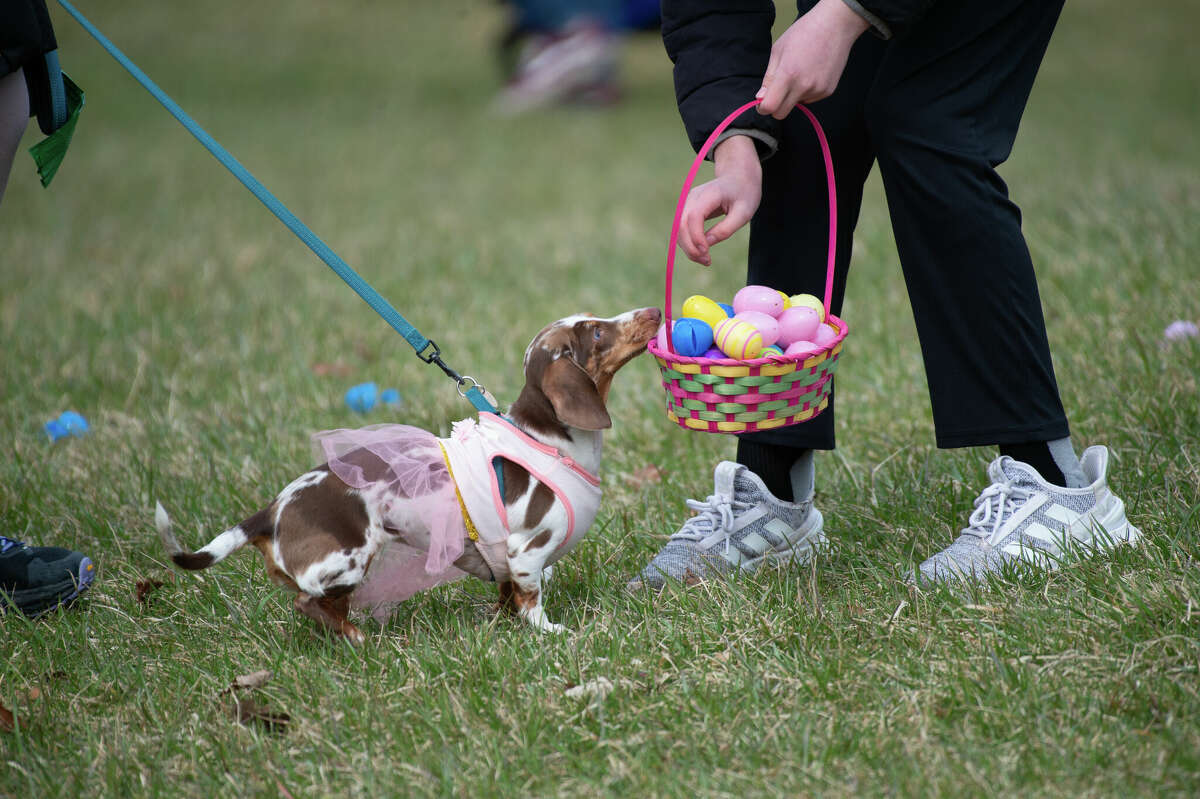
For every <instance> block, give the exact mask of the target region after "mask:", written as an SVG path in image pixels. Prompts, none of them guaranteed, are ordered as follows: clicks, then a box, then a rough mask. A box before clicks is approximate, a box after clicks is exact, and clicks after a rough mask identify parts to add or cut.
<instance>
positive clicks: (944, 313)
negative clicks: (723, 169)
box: [746, 0, 1069, 449]
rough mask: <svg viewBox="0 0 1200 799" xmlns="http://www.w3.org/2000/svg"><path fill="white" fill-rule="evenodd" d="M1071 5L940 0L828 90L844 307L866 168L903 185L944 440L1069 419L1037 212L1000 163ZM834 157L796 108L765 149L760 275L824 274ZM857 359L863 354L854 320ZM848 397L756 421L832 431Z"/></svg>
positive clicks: (1050, 432) (874, 45)
mask: <svg viewBox="0 0 1200 799" xmlns="http://www.w3.org/2000/svg"><path fill="white" fill-rule="evenodd" d="M1061 9H1062V2H1061V0H1050V1H1049V2H1042V1H1041V0H990V2H989V1H980V0H975V1H970V2H969V1H967V0H962V1H961V2H954V1H951V2H941V3H938V4H937V5H935V6H934V8H933V10H932V11H931V12H930V14H929V15H928V16H927V17H925V18H924V19H922V20H921V21H920V22H919V23H918V24H917V25H915V26H914V27H913V29H912V30H911V31H909V32H908V33H906V34H904V35H903V36H900V37H897V38H895V39H892V40H890V41H886V42H885V41H882V40H880V39H878V38H877V37H875V36H873V35H871V34H870V33H867V34H864V35H863V36H862V37H861V38H860V39H859V41H858V42H857V43H856V44H855V46H854V49H853V50H852V51H851V54H850V59H849V62H848V64H847V66H846V71H845V73H844V74H843V76H842V80H841V82H840V83H839V85H838V89H837V91H836V92H835V93H834V94H833V95H831V96H830V97H828V98H826V99H825V100H822V101H821V102H819V103H815V104H813V106H812V110H813V112H814V113H815V114H816V116H817V117H818V119H819V120H820V122H821V125H822V127H824V129H825V131H826V134H827V135H828V137H829V140H830V146H831V148H832V151H833V161H834V168H835V172H836V178H837V192H838V224H839V231H838V239H839V241H838V259H837V272H836V277H835V280H834V287H833V300H832V309H833V312H834V314H836V315H838V316H840V315H841V306H842V298H843V295H844V292H845V287H846V273H847V270H848V268H849V264H850V249H851V243H852V241H853V233H854V226H855V224H856V223H857V221H858V213H859V208H860V205H861V203H862V192H863V183H864V181H865V180H866V179H867V175H868V173H869V172H870V170H871V166H872V164H873V163H875V162H878V164H879V172H880V175H881V177H882V178H883V185H884V189H885V192H886V194H887V202H888V211H889V213H890V214H891V220H892V230H893V233H894V235H895V238H896V246H897V249H898V251H899V254H900V263H901V265H902V267H903V270H904V279H905V282H906V284H907V287H908V295H909V300H910V302H911V304H912V310H913V316H914V319H915V321H916V327H917V333H918V335H919V337H920V341H921V352H922V355H923V357H924V360H925V372H926V375H927V377H928V382H929V395H930V401H931V403H932V407H933V418H934V424H935V428H936V434H937V444H938V446H939V447H964V446H981V445H988V444H1002V443H1013V442H1021V441H1035V440H1053V439H1057V438H1062V437H1064V436H1067V435H1069V431H1068V428H1067V420H1066V415H1065V414H1064V412H1063V407H1062V402H1061V400H1060V398H1059V394H1058V386H1057V384H1056V383H1055V379H1054V368H1053V365H1052V363H1051V360H1050V348H1049V344H1048V342H1047V340H1046V327H1045V321H1044V319H1043V317H1042V308H1041V301H1040V299H1039V297H1038V290H1037V280H1036V278H1035V277H1034V272H1033V263H1032V261H1031V259H1030V256H1029V250H1028V248H1027V246H1026V244H1025V239H1024V236H1023V235H1022V233H1021V213H1020V210H1019V209H1018V208H1017V206H1016V205H1014V204H1013V202H1012V201H1011V200H1009V198H1008V190H1007V187H1006V186H1005V184H1004V181H1002V180H1001V179H1000V176H999V175H997V174H996V170H995V167H996V166H998V165H999V164H1001V163H1002V162H1003V161H1004V160H1005V159H1006V158H1007V157H1008V155H1009V153H1010V151H1011V150H1012V144H1013V140H1014V139H1015V137H1016V133H1017V125H1018V123H1019V122H1020V119H1021V114H1022V112H1023V111H1024V108H1025V103H1026V100H1027V99H1028V97H1029V92H1030V90H1031V88H1032V86H1033V81H1034V77H1035V75H1036V74H1037V70H1038V66H1039V65H1040V63H1041V60H1042V56H1043V54H1044V53H1045V50H1046V45H1047V43H1048V42H1049V40H1050V35H1051V33H1052V32H1053V30H1054V25H1055V23H1056V22H1057V20H1058V15H1059V13H1060V11H1061ZM827 204H828V200H827V190H826V179H825V172H824V165H823V163H822V161H821V157H820V151H819V149H818V147H817V144H816V137H815V135H814V133H813V131H812V128H811V126H810V125H809V123H808V120H807V119H805V118H804V117H803V115H801V114H799V113H792V114H791V115H789V116H788V118H787V120H786V122H785V125H784V133H783V138H782V140H781V141H780V147H779V151H778V152H777V153H776V154H775V155H774V156H773V157H771V158H769V159H768V160H766V161H764V162H763V198H762V204H761V205H760V207H759V210H758V213H757V214H755V216H754V219H753V220H752V221H751V226H750V254H749V271H748V282H749V283H761V284H765V285H768V286H772V287H775V288H779V289H782V290H783V291H785V292H787V293H789V294H793V293H798V292H808V293H810V294H815V295H816V296H818V297H821V296H824V292H825V264H826V255H827V253H826V247H827V237H828V225H829V217H828V216H827V215H826V214H827V212H826V211H825V209H826V207H827ZM846 322H847V323H848V324H849V325H850V333H851V335H850V338H849V339H848V340H847V343H846V350H845V353H846V361H845V363H843V364H842V365H841V367H840V369H852V368H854V357H855V356H854V352H855V347H856V346H857V345H856V343H855V339H854V320H853V319H847V320H846ZM833 430H834V426H833V405H832V403H831V404H830V407H829V408H828V409H827V410H826V411H825V412H823V413H821V414H820V415H818V416H817V417H816V418H815V419H813V420H812V421H810V422H806V423H803V424H799V425H793V426H790V427H785V428H781V429H778V430H771V431H764V432H761V433H752V434H749V435H747V436H746V438H747V439H750V440H752V441H755V442H761V443H766V444H778V445H784V446H791V447H802V448H808V447H811V448H816V449H832V448H833V446H834V432H833Z"/></svg>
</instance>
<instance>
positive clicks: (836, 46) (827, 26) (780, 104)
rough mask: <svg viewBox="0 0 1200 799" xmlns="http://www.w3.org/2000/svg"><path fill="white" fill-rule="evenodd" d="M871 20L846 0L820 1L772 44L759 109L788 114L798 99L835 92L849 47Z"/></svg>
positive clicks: (809, 99) (781, 115) (780, 115)
mask: <svg viewBox="0 0 1200 799" xmlns="http://www.w3.org/2000/svg"><path fill="white" fill-rule="evenodd" d="M868 27H870V25H869V24H868V23H867V21H866V20H865V19H863V18H862V17H860V16H859V15H858V14H856V13H854V12H853V11H852V10H851V9H850V7H849V6H847V5H846V4H845V3H843V2H842V0H820V2H819V3H817V4H816V5H815V6H813V7H812V9H811V10H809V12H808V13H807V14H804V15H803V16H801V17H800V19H798V20H796V21H795V22H793V23H792V24H791V27H789V28H788V29H787V30H786V31H784V32H783V35H781V36H780V37H779V38H778V39H776V40H775V44H774V45H773V46H772V47H771V60H770V61H769V62H768V63H767V72H766V74H765V75H763V83H762V88H761V89H759V90H758V94H756V95H755V96H756V97H758V98H760V99H761V100H762V102H761V103H759V106H758V113H760V114H764V115H770V116H773V117H775V118H776V119H783V118H784V117H786V116H787V115H788V114H789V113H791V111H792V109H793V108H795V107H796V103H813V102H816V101H817V100H821V99H824V98H826V97H828V96H829V95H831V94H833V90H834V89H836V88H837V85H838V81H839V80H840V79H841V77H842V70H844V69H845V68H846V58H847V57H848V56H849V55H850V46H851V45H853V44H854V41H855V40H856V39H857V38H858V37H859V36H861V35H862V33H863V31H865V30H866V29H867V28H868Z"/></svg>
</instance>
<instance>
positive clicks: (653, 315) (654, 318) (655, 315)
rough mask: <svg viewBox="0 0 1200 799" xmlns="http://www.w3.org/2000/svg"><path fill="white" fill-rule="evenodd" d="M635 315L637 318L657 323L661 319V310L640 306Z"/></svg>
mask: <svg viewBox="0 0 1200 799" xmlns="http://www.w3.org/2000/svg"><path fill="white" fill-rule="evenodd" d="M636 316H637V317H638V318H639V319H645V320H646V321H649V322H652V323H654V324H655V325H657V324H658V323H659V322H661V321H662V311H661V310H659V309H658V308H642V309H640V310H638V312H637V314H636Z"/></svg>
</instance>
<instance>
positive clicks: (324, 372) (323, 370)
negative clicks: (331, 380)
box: [312, 361, 354, 377]
mask: <svg viewBox="0 0 1200 799" xmlns="http://www.w3.org/2000/svg"><path fill="white" fill-rule="evenodd" d="M352 371H354V370H353V369H352V368H350V366H349V365H347V364H344V363H342V362H341V361H333V362H329V361H317V362H316V363H314V364H313V365H312V373H313V374H314V375H316V376H317V377H329V376H330V375H332V376H334V377H349V376H350V373H351V372H352Z"/></svg>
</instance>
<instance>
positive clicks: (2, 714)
mask: <svg viewBox="0 0 1200 799" xmlns="http://www.w3.org/2000/svg"><path fill="white" fill-rule="evenodd" d="M16 727H17V720H16V719H15V718H14V717H13V714H12V711H10V710H9V709H8V708H6V707H5V706H4V705H0V730H4V731H5V732H12V731H13V730H14V729H16Z"/></svg>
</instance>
